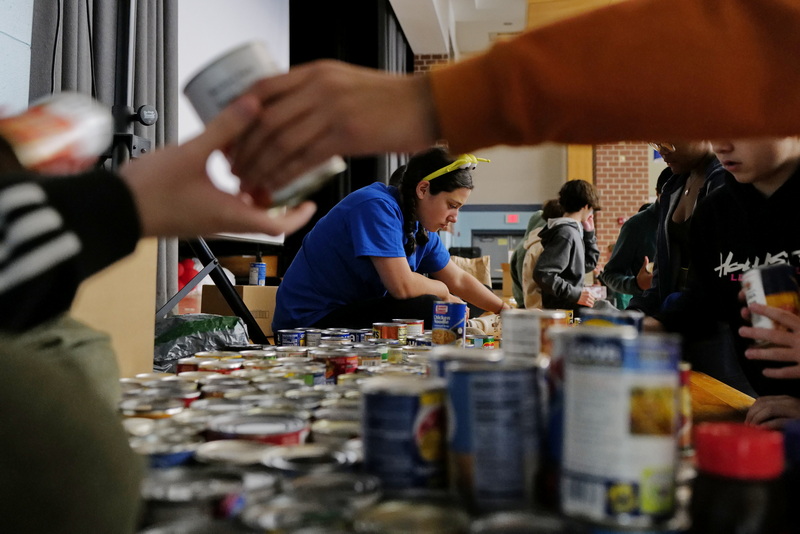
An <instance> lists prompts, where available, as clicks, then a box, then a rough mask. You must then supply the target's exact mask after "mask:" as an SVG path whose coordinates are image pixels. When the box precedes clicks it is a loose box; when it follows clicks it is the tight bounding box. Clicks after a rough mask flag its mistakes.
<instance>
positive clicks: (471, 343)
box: [466, 334, 495, 349]
mask: <svg viewBox="0 0 800 534" xmlns="http://www.w3.org/2000/svg"><path fill="white" fill-rule="evenodd" d="M466 347H468V348H474V349H493V348H495V347H494V336H492V335H489V334H470V335H468V336H466Z"/></svg>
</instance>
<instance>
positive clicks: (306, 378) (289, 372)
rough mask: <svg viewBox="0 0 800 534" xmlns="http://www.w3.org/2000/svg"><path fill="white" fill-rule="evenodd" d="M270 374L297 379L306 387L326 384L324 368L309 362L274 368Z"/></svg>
mask: <svg viewBox="0 0 800 534" xmlns="http://www.w3.org/2000/svg"><path fill="white" fill-rule="evenodd" d="M271 373H272V374H273V375H274V376H282V377H285V378H297V379H299V380H302V381H303V383H304V384H305V385H307V386H319V385H322V384H325V383H327V382H326V378H325V366H324V365H322V364H315V363H311V362H309V363H304V364H298V365H282V366H280V367H276V368H275V369H274V370H273V371H271Z"/></svg>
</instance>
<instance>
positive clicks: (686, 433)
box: [678, 362, 694, 456]
mask: <svg viewBox="0 0 800 534" xmlns="http://www.w3.org/2000/svg"><path fill="white" fill-rule="evenodd" d="M678 370H679V372H680V385H681V388H680V411H679V414H680V415H679V418H678V447H679V448H680V451H681V454H682V455H683V456H692V455H693V454H694V443H692V428H693V424H692V391H691V386H690V383H691V376H692V364H690V363H689V362H680V363H679V364H678Z"/></svg>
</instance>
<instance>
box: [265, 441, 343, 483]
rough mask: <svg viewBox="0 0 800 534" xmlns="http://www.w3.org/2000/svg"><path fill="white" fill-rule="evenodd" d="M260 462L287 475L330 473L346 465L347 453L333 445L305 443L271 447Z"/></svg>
mask: <svg viewBox="0 0 800 534" xmlns="http://www.w3.org/2000/svg"><path fill="white" fill-rule="evenodd" d="M261 463H262V464H264V465H265V466H267V467H269V468H271V469H275V470H277V471H278V472H280V473H281V474H283V475H285V476H289V477H297V476H303V475H309V474H312V473H332V472H335V471H341V470H343V469H344V468H345V467H346V466H347V455H345V454H344V453H343V452H342V451H339V450H337V449H335V448H333V447H328V446H327V445H321V444H318V443H305V444H300V445H292V446H290V447H272V448H270V449H269V450H268V451H267V452H266V453H265V454H264V456H262V457H261Z"/></svg>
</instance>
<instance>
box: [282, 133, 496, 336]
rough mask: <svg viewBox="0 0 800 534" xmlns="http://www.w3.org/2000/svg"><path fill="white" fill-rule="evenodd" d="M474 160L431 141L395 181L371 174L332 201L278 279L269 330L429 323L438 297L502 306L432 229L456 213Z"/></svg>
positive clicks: (451, 220) (466, 194) (468, 186)
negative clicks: (458, 263) (392, 183)
mask: <svg viewBox="0 0 800 534" xmlns="http://www.w3.org/2000/svg"><path fill="white" fill-rule="evenodd" d="M477 161H478V159H477V158H475V156H472V155H470V154H465V155H463V156H460V157H459V158H458V159H456V160H454V159H453V158H452V157H451V156H450V155H449V154H448V153H447V152H446V151H445V150H444V149H442V148H433V149H430V150H428V151H426V152H423V153H420V154H417V155H415V156H414V157H412V158H411V159H410V160H409V162H408V165H407V166H406V170H405V173H404V175H403V179H402V181H401V183H400V186H399V188H398V187H394V186H387V185H385V184H383V183H380V182H376V183H373V184H371V185H369V186H367V187H364V188H361V189H359V190H357V191H354V192H353V193H351V194H350V195H348V196H347V197H346V198H344V199H343V200H342V201H341V202H339V204H337V205H336V206H334V208H333V209H331V211H330V212H328V214H327V215H325V217H323V218H322V219H320V221H319V222H318V223H317V224H316V226H314V228H313V229H312V230H311V232H309V233H308V235H306V237H305V238H304V239H303V245H302V247H301V248H300V250H299V251H298V253H297V255H296V256H295V258H294V260H293V261H292V264H291V265H290V266H289V269H288V270H287V272H286V275H285V276H284V279H283V281H282V282H281V285H280V286H279V287H278V294H277V306H276V310H275V318H274V319H273V323H272V327H273V330H276V331H277V330H280V329H284V328H297V327H306V326H316V327H321V328H326V327H345V328H366V327H370V326H372V323H374V322H384V321H391V320H392V319H395V318H398V317H412V318H419V319H424V320H425V323H426V328H430V321H431V317H432V310H433V303H434V302H435V301H439V300H441V301H449V302H461V301H462V300H461V299H464V300H466V301H467V302H470V303H472V304H474V305H476V306H478V307H480V308H482V309H485V310H490V311H497V312H499V311H500V310H501V309H503V308H504V307H506V305H504V303H503V301H502V299H501V298H500V297H498V296H497V295H495V294H494V293H493V292H492V291H491V290H490V289H488V288H487V287H486V286H484V285H483V284H481V283H480V282H479V281H478V280H477V279H476V278H475V277H473V276H472V275H470V274H468V273H467V272H466V271H464V270H463V269H461V268H459V267H458V266H456V265H455V264H454V263H452V262H451V261H450V254H449V253H448V252H447V250H446V249H445V248H444V245H443V244H442V242H441V241H440V240H439V236H438V235H437V234H436V232H437V231H438V230H442V229H444V228H445V227H447V225H449V224H452V223H455V222H456V220H457V219H458V211H459V209H460V208H461V206H463V205H464V204H465V203H466V202H467V199H468V198H469V195H470V193H471V192H472V188H473V185H472V175H471V174H470V169H472V168H474V167H475V165H476V164H477Z"/></svg>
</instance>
